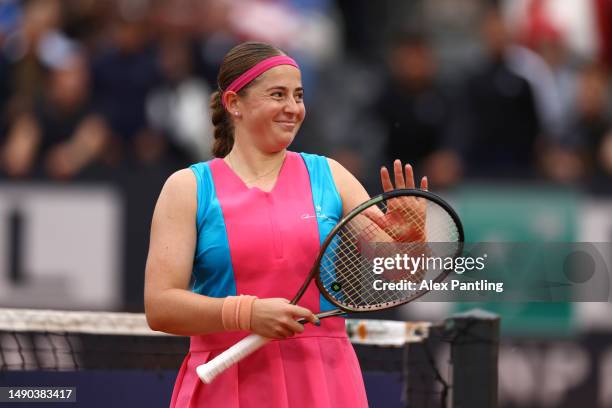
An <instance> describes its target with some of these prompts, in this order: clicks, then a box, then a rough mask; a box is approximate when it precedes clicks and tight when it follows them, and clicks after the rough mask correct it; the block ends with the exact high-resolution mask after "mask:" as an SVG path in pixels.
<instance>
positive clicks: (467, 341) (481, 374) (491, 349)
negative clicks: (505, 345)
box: [446, 309, 500, 408]
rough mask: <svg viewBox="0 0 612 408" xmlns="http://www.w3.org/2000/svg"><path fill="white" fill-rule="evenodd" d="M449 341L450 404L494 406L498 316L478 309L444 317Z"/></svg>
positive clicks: (478, 407) (471, 407) (456, 406)
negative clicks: (451, 337) (450, 366)
mask: <svg viewBox="0 0 612 408" xmlns="http://www.w3.org/2000/svg"><path fill="white" fill-rule="evenodd" d="M446 325H447V329H450V332H452V334H453V336H454V341H453V342H452V345H451V363H452V367H453V368H452V373H453V381H452V382H453V393H452V394H453V398H452V401H453V402H452V407H453V408H468V407H469V408H491V407H497V404H498V402H497V386H498V373H497V359H498V350H499V329H500V317H499V315H496V314H494V313H490V312H486V311H484V310H481V309H473V310H470V311H467V312H465V313H459V314H455V315H453V316H452V317H451V318H450V319H448V320H447V321H446Z"/></svg>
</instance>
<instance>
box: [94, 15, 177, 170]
mask: <svg viewBox="0 0 612 408" xmlns="http://www.w3.org/2000/svg"><path fill="white" fill-rule="evenodd" d="M148 30H149V28H148V27H147V25H146V21H145V17H142V16H139V17H138V18H137V19H136V20H128V19H126V18H125V17H120V18H118V19H117V20H116V21H115V22H114V25H113V26H112V28H111V34H112V35H111V38H110V39H111V42H110V44H109V45H108V47H107V48H106V49H104V50H102V51H100V53H99V54H98V55H96V56H94V60H93V83H94V88H93V90H94V96H95V102H96V106H97V107H98V108H99V109H100V112H101V113H102V114H103V115H104V117H105V118H106V120H107V121H108V124H109V126H110V128H111V131H112V139H111V143H112V151H113V155H115V160H120V159H122V158H126V156H127V158H128V159H131V158H133V157H134V156H135V158H136V159H137V161H139V162H155V161H158V160H159V159H160V158H162V156H163V154H164V152H165V149H166V141H165V140H164V139H163V138H162V137H161V136H160V135H159V134H157V133H156V132H154V131H152V130H151V129H150V128H149V127H148V125H147V119H146V113H145V103H146V97H147V95H148V94H149V92H150V91H151V90H152V89H153V87H154V86H155V85H156V84H157V83H158V81H159V79H160V72H159V69H158V64H157V61H158V60H157V52H156V48H155V46H154V44H152V43H151V41H150V38H149V31H148Z"/></svg>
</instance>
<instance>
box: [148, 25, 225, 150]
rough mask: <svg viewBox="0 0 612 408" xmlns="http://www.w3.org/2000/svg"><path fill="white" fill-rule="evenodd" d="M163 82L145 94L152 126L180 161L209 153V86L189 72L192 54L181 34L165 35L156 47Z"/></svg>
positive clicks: (190, 70) (210, 127) (210, 131)
mask: <svg viewBox="0 0 612 408" xmlns="http://www.w3.org/2000/svg"><path fill="white" fill-rule="evenodd" d="M159 58H160V66H161V70H162V72H163V83H162V84H161V85H159V86H157V87H156V88H155V89H154V90H153V91H152V93H151V94H150V95H149V97H148V98H147V116H148V119H149V122H150V123H151V126H152V128H153V129H154V130H155V131H157V132H159V133H161V134H163V135H164V136H165V137H166V139H167V140H168V142H169V144H170V146H171V148H172V149H171V150H172V151H174V152H176V153H175V155H176V156H177V158H179V159H183V161H191V162H193V161H204V160H207V159H209V158H210V157H211V145H212V133H213V132H212V126H211V121H210V114H209V108H208V105H209V103H210V94H211V91H210V88H209V87H208V85H206V83H205V82H204V81H203V80H201V79H200V78H197V77H196V76H194V74H193V55H192V53H191V47H190V44H189V42H188V41H186V40H185V39H184V38H181V37H179V38H176V37H167V38H166V39H164V40H162V41H161V44H160V50H159Z"/></svg>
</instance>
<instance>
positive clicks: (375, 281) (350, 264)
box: [197, 189, 464, 383]
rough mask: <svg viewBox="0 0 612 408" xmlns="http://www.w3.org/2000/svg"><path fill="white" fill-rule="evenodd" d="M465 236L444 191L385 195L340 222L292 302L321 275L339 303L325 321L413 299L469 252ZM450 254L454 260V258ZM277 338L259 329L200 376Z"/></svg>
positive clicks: (207, 378) (320, 282)
mask: <svg viewBox="0 0 612 408" xmlns="http://www.w3.org/2000/svg"><path fill="white" fill-rule="evenodd" d="M463 238H464V237H463V227H462V225H461V222H460V221H459V217H458V216H457V214H456V213H455V211H454V210H453V209H452V208H451V207H450V206H449V205H448V204H447V203H446V202H445V201H444V200H442V199H441V198H440V197H438V196H437V195H435V194H432V193H429V192H427V191H423V190H414V189H406V190H393V191H389V192H386V193H383V194H381V195H379V196H376V197H374V198H372V199H370V200H368V201H366V202H365V203H363V204H361V205H360V206H358V207H357V208H355V209H354V210H353V211H351V212H350V213H349V214H348V215H347V216H346V217H344V218H343V219H342V220H341V221H340V222H339V223H338V225H336V227H334V229H333V230H332V231H331V232H330V234H329V236H328V237H327V239H326V240H325V242H324V243H323V245H322V247H321V251H320V252H319V256H318V258H317V260H316V261H315V263H314V266H313V267H312V269H311V271H310V273H309V275H308V277H307V278H306V281H305V282H304V284H303V285H302V287H301V288H300V290H299V291H298V292H297V294H296V295H295V297H294V298H293V300H292V301H291V303H292V304H297V302H298V301H299V300H300V298H301V297H302V295H303V294H304V292H306V288H307V287H308V285H309V284H310V282H311V280H312V279H313V278H316V282H317V286H318V287H319V290H320V291H321V293H322V294H323V296H325V298H326V299H327V300H329V301H330V302H331V303H332V304H333V305H334V306H336V307H337V309H335V310H330V311H326V312H322V313H319V314H317V316H318V317H319V318H321V319H322V318H326V317H331V316H338V315H342V314H344V313H346V312H374V311H379V310H384V309H389V308H392V307H395V306H399V305H402V304H404V303H407V302H410V301H413V300H415V299H417V298H419V297H420V296H422V295H424V294H425V293H427V292H428V291H429V288H430V287H431V285H421V284H420V283H421V282H422V281H430V282H440V281H442V280H444V279H445V278H446V276H447V275H448V274H449V273H450V271H451V268H449V267H446V266H447V265H451V264H454V258H456V257H457V256H459V254H461V251H462V250H463V240H464V239H463ZM449 257H450V258H452V259H453V262H450V263H449V262H448V258H449ZM410 259H412V260H410ZM419 259H420V261H419ZM428 259H434V260H439V262H435V261H432V262H430V261H428ZM270 340H271V339H269V338H265V337H262V336H260V335H257V334H251V335H250V336H247V337H246V338H244V339H243V340H241V341H240V342H238V343H236V344H235V345H233V346H232V347H230V348H229V349H227V350H226V351H224V352H223V353H221V354H219V355H218V356H217V357H215V358H213V359H212V360H211V361H209V362H207V363H205V364H202V365H200V366H199V367H198V368H197V373H198V376H199V377H200V379H201V380H202V381H204V382H205V383H210V382H211V381H212V380H213V379H214V378H215V377H216V376H217V375H219V374H220V373H221V372H223V371H224V370H225V369H226V368H228V367H230V366H231V365H233V364H236V363H237V362H238V361H240V360H242V359H243V358H244V357H246V356H248V355H249V354H251V353H252V352H254V351H255V350H257V349H258V348H260V347H261V346H263V345H264V344H266V343H267V342H269V341H270Z"/></svg>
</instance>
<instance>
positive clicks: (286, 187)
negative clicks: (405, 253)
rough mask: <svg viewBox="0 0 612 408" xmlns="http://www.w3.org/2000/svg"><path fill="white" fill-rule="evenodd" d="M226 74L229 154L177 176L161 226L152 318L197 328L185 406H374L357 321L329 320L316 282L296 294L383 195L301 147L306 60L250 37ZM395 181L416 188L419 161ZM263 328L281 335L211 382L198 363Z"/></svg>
mask: <svg viewBox="0 0 612 408" xmlns="http://www.w3.org/2000/svg"><path fill="white" fill-rule="evenodd" d="M218 85H219V90H218V91H217V92H215V93H214V94H213V95H212V102H211V105H212V122H213V124H214V126H215V135H214V137H215V144H214V147H213V153H214V155H215V157H216V158H215V159H213V160H211V161H209V162H206V163H198V164H195V165H192V166H191V167H190V168H188V169H184V170H181V171H178V172H176V173H175V174H173V175H172V176H170V177H169V178H168V180H167V182H166V184H165V185H164V187H163V189H162V191H161V194H160V197H159V199H158V202H157V205H156V207H155V213H154V215H153V222H152V227H151V241H150V248H149V255H148V260H147V268H146V283H145V308H146V315H147V320H148V322H149V325H150V326H151V328H152V329H154V330H159V331H164V332H167V333H173V334H178V335H189V336H191V346H190V351H189V354H188V355H187V357H186V358H185V361H184V363H183V365H182V367H181V369H180V372H179V374H178V377H177V380H176V384H175V387H174V392H173V394H172V400H171V406H172V407H188V406H189V407H191V406H194V407H224V408H234V407H366V406H367V399H366V394H365V390H364V385H363V379H362V376H361V371H360V368H359V363H358V361H357V359H356V357H355V353H354V351H353V349H352V346H351V344H350V342H349V340H348V339H347V336H346V332H345V327H344V320H343V319H342V318H329V319H325V320H322V321H321V322H318V321H317V318H316V317H315V316H314V315H313V313H312V312H311V310H317V311H318V310H324V309H325V308H326V306H327V305H326V304H321V303H322V302H326V301H325V300H324V299H323V298H322V297H321V295H320V294H319V292H318V290H317V287H316V285H314V284H311V285H310V286H309V288H308V290H307V292H306V293H305V295H304V296H303V298H302V300H301V301H300V306H296V305H291V304H289V300H287V299H288V298H291V297H292V296H293V295H294V294H295V292H296V291H297V289H298V288H299V287H300V286H301V284H302V282H303V281H304V279H305V278H306V276H307V274H308V272H309V270H310V268H311V267H312V265H313V263H314V261H315V259H316V256H317V254H318V251H319V248H320V244H321V243H322V242H323V240H324V239H325V237H326V236H327V234H328V233H329V232H330V230H331V229H332V228H333V227H334V225H335V224H336V223H337V222H338V221H339V220H340V219H341V218H342V216H343V215H344V214H346V213H347V212H349V211H350V210H351V209H352V208H354V207H355V206H356V205H358V204H360V203H362V202H363V201H366V200H367V199H368V198H369V196H368V194H367V192H366V191H365V189H364V188H363V187H362V186H361V184H360V183H359V182H358V181H357V180H356V179H355V177H353V176H352V175H351V174H350V173H349V172H348V171H347V170H346V169H344V168H343V167H342V166H341V165H340V164H338V163H337V162H335V161H333V160H331V159H327V158H324V157H321V156H316V155H312V154H305V153H301V154H298V153H294V152H291V151H288V150H287V148H288V147H289V145H290V144H291V142H292V141H293V138H294V137H295V135H296V133H297V132H298V130H299V128H300V125H301V124H302V122H303V120H304V116H305V113H306V111H305V108H304V102H303V95H304V90H303V88H302V82H301V77H300V69H299V67H298V65H297V64H296V62H295V61H294V60H293V59H291V58H290V57H288V56H287V55H285V54H284V53H283V52H282V51H281V50H279V49H277V48H275V47H273V46H270V45H267V44H263V43H254V42H249V43H243V44H241V45H238V46H236V47H235V48H233V49H232V50H230V51H229V53H228V54H227V55H226V56H225V59H224V60H223V64H222V65H221V68H220V71H219V76H218ZM404 171H405V175H404ZM381 178H382V184H383V189H384V190H385V191H389V190H392V189H393V188H394V186H393V183H392V182H391V179H390V175H389V172H388V171H387V169H385V168H383V169H381ZM394 179H395V187H397V188H404V187H408V188H413V187H414V179H413V175H412V169H411V167H410V166H409V165H407V166H406V167H405V168H404V169H402V164H401V163H400V162H399V160H398V161H396V162H395V163H394ZM421 188H423V189H426V188H427V180H426V179H425V178H424V179H423V180H422V181H421ZM191 277H193V286H192V288H191V290H189V285H190V278H191ZM329 308H330V309H331V307H329ZM300 318H305V319H306V320H308V321H309V322H311V323H315V324H307V325H302V324H299V323H297V322H296V320H297V319H300ZM316 324H320V325H319V326H317V325H316ZM249 333H257V334H260V335H262V336H266V337H270V338H274V339H279V340H280V341H273V342H270V343H268V344H267V345H266V346H264V347H263V348H261V349H260V350H258V351H256V352H255V353H254V354H252V355H250V356H248V357H247V358H245V359H244V360H242V361H241V362H239V363H238V364H236V365H234V366H232V367H231V368H229V369H228V370H226V371H225V372H223V373H222V374H220V375H219V377H217V378H216V379H215V380H214V381H213V382H212V383H211V384H209V385H205V384H203V383H202V382H201V381H200V379H199V378H198V376H197V374H196V367H197V366H198V365H200V364H203V363H205V362H207V361H209V360H210V359H211V358H213V357H215V356H216V355H218V354H220V353H221V352H222V351H224V350H225V349H227V348H229V347H230V346H232V345H233V344H235V343H236V342H238V341H239V340H240V339H242V338H243V337H245V336H246V335H248V334H249Z"/></svg>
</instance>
